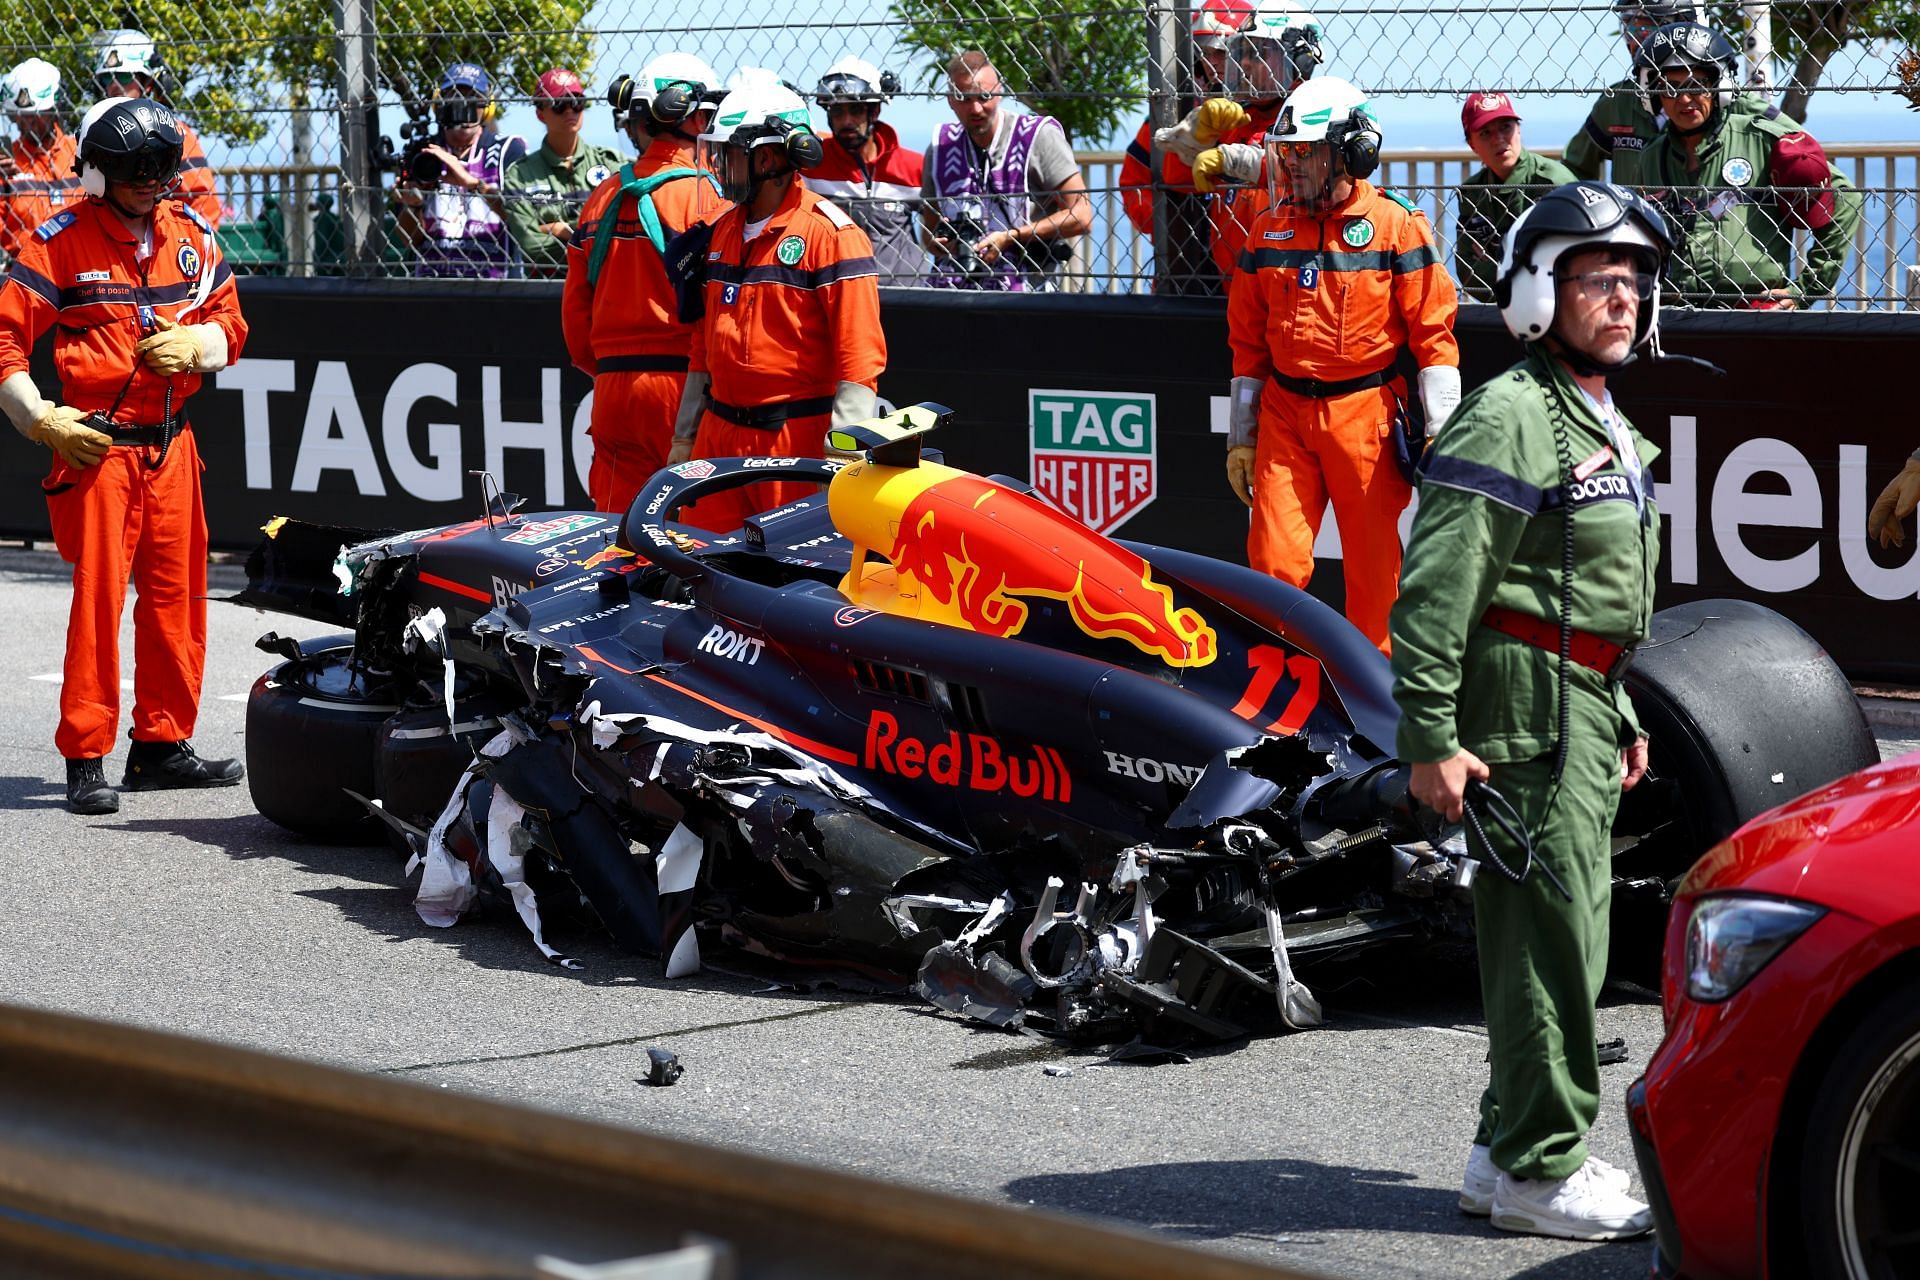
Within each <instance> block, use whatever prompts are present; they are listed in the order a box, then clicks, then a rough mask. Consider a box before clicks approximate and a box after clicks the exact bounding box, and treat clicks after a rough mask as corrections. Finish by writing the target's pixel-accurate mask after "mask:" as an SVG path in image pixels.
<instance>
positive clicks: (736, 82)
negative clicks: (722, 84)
mask: <svg viewBox="0 0 1920 1280" xmlns="http://www.w3.org/2000/svg"><path fill="white" fill-rule="evenodd" d="M788 87H789V86H788V85H787V82H786V81H785V80H782V79H781V78H780V73H779V72H778V71H775V70H773V69H772V68H771V67H741V68H740V69H739V70H737V71H735V72H734V73H733V74H732V75H730V76H728V77H727V92H728V93H738V92H739V91H740V90H742V89H776V88H779V89H784V88H788Z"/></svg>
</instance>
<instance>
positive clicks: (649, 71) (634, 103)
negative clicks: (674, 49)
mask: <svg viewBox="0 0 1920 1280" xmlns="http://www.w3.org/2000/svg"><path fill="white" fill-rule="evenodd" d="M719 88H720V77H719V75H718V74H717V73H716V72H715V71H714V69H713V68H712V67H710V66H708V65H707V64H706V62H705V61H703V60H702V59H700V58H698V57H696V56H694V55H693V54H691V53H663V54H661V55H660V56H659V57H657V58H655V59H654V60H653V61H651V62H649V63H648V64H647V65H646V66H644V67H642V68H640V74H639V76H637V77H634V78H629V77H626V76H621V77H620V78H619V79H617V80H615V81H614V82H613V84H612V85H611V86H610V87H609V88H608V90H607V100H608V101H609V102H611V103H612V104H613V117H614V123H615V124H618V125H621V126H623V127H624V126H625V125H626V124H627V123H628V121H629V120H640V119H645V118H648V117H651V118H652V119H653V120H654V121H656V122H657V123H659V124H663V125H674V124H679V123H680V122H681V121H682V120H685V119H686V118H687V117H688V116H690V115H693V114H694V113H695V112H697V111H700V110H703V109H705V108H706V107H707V106H709V105H710V97H709V95H711V94H713V93H716V92H718V91H719Z"/></svg>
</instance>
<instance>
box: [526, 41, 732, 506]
mask: <svg viewBox="0 0 1920 1280" xmlns="http://www.w3.org/2000/svg"><path fill="white" fill-rule="evenodd" d="M718 79H719V77H718V76H716V75H715V74H714V72H713V68H712V67H709V66H708V65H707V64H706V63H704V62H702V61H701V60H700V59H698V58H696V57H694V56H693V55H692V54H690V53H664V54H661V55H660V56H659V57H657V58H655V59H654V60H653V61H651V62H649V63H648V64H647V65H646V66H644V67H642V68H641V69H640V75H639V77H638V78H631V77H628V76H621V77H620V78H618V79H617V80H615V81H614V82H613V85H612V87H611V89H610V90H609V91H608V98H609V99H610V100H611V101H612V103H613V104H614V108H615V113H616V116H617V117H618V118H619V120H620V123H621V125H622V126H623V127H624V128H625V129H626V131H627V135H628V136H629V137H631V138H634V139H635V145H638V146H640V147H641V154H640V157H639V158H638V159H637V160H634V161H633V162H632V163H630V164H625V165H622V166H621V167H620V169H619V171H618V172H617V173H615V174H614V176H612V177H610V178H608V179H607V180H606V181H605V182H603V183H601V184H600V185H599V186H598V187H596V188H595V189H594V192H593V194H592V195H590V196H588V197H587V203H586V207H585V208H584V209H582V210H581V211H580V226H579V230H578V232H577V233H576V234H575V235H574V236H573V238H572V239H571V240H570V241H568V243H567V283H566V285H565V287H564V288H563V289H562V290H561V293H560V320H561V329H562V330H563V332H564V333H565V335H566V339H567V353H568V354H569V355H570V356H572V357H573V363H574V364H575V365H576V366H578V367H579V369H580V370H581V372H583V373H585V374H587V375H588V376H589V377H591V378H592V379H593V421H592V422H591V424H590V425H589V426H588V428H587V433H588V435H590V436H591V437H592V438H593V466H592V467H591V468H590V469H589V470H588V472H587V492H588V493H590V494H592V495H593V505H594V507H595V508H596V509H598V510H601V511H617V512H620V513H621V514H623V515H624V514H625V513H626V510H627V508H628V507H629V506H630V505H632V503H633V499H634V495H635V494H637V493H639V492H640V486H641V485H643V484H645V483H646V482H647V481H648V480H650V479H652V478H653V473H654V472H656V471H658V470H659V469H660V468H661V467H663V466H665V465H666V462H667V451H668V450H669V449H670V448H671V447H672V444H673V421H674V415H675V414H676V413H677V412H678V411H679V408H680V399H681V396H682V394H683V392H684V391H685V388H686V385H687V356H688V354H689V352H690V351H691V350H692V348H693V326H692V325H691V324H690V323H688V321H687V320H685V319H682V317H681V309H680V306H679V302H678V297H677V292H676V290H675V288H674V285H673V282H672V281H671V279H669V277H668V275H667V266H666V258H665V254H666V248H667V245H668V243H669V242H671V241H672V240H673V239H674V237H676V236H678V235H680V234H681V233H682V232H685V231H689V230H691V229H693V228H694V227H698V226H704V225H706V224H708V223H710V222H712V220H713V219H714V218H716V217H718V216H719V215H720V213H721V212H722V211H723V210H724V209H725V208H726V204H725V202H723V201H722V200H721V199H720V191H719V187H718V184H717V183H716V182H715V180H714V178H713V176H712V175H711V174H708V173H705V172H703V171H701V170H700V169H697V168H695V167H694V148H695V145H696V143H697V141H698V139H699V136H700V130H701V129H702V128H703V127H704V126H705V124H706V122H707V121H708V120H709V119H710V118H711V117H712V114H713V113H712V102H711V99H710V98H709V96H708V93H709V90H710V89H711V88H712V87H713V85H714V84H715V82H716V81H717V80H718Z"/></svg>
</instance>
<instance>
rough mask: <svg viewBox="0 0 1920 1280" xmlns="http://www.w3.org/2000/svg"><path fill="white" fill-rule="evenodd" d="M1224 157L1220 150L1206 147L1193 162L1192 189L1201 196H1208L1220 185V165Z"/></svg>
mask: <svg viewBox="0 0 1920 1280" xmlns="http://www.w3.org/2000/svg"><path fill="white" fill-rule="evenodd" d="M1224 159H1225V157H1224V156H1222V155H1221V154H1220V148H1218V147H1208V148H1207V149H1206V150H1205V151H1202V152H1201V153H1200V154H1199V155H1198V156H1196V157H1195V158H1194V161H1193V189H1194V190H1195V191H1198V192H1200V193H1201V194H1202V195H1206V194H1209V193H1211V192H1212V191H1213V189H1214V188H1215V187H1217V186H1219V185H1220V163H1221V161H1222V160H1224Z"/></svg>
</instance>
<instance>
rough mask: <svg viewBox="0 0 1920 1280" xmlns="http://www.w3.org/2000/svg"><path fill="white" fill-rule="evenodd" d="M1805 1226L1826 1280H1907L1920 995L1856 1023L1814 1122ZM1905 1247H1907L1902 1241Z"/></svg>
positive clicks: (1897, 996) (1919, 1182)
mask: <svg viewBox="0 0 1920 1280" xmlns="http://www.w3.org/2000/svg"><path fill="white" fill-rule="evenodd" d="M1806 1133H1807V1138H1806V1148H1805V1156H1804V1158H1803V1159H1802V1160H1801V1164H1800V1169H1799V1179H1798V1181H1799V1184H1800V1205H1799V1208H1800V1218H1799V1225H1801V1226H1802V1227H1803V1229H1804V1230H1805V1232H1806V1242H1805V1256H1806V1258H1807V1261H1808V1262H1809V1264H1810V1266H1811V1271H1812V1274H1813V1275H1814V1276H1816V1277H1818V1278H1819V1280H1891V1278H1892V1277H1898V1276H1909V1275H1912V1274H1913V1268H1914V1265H1915V1263H1916V1261H1917V1260H1920V1246H1916V1245H1915V1244H1914V1243H1912V1238H1911V1229H1912V1226H1913V1204H1914V1201H1915V1198H1916V1197H1920V1159H1916V1157H1920V1150H1917V1149H1916V1138H1915V1135H1916V1134H1920V993H1916V992H1913V991H1898V992H1896V993H1894V994H1893V995H1891V996H1889V997H1888V998H1887V999H1886V1000H1884V1001H1883V1002H1882V1003H1881V1004H1879V1005H1878V1006H1876V1007H1875V1008H1873V1009H1871V1010H1869V1011H1868V1012H1867V1013H1866V1014H1865V1015H1864V1016H1863V1017H1861V1018H1860V1019H1859V1020H1858V1025H1857V1026H1856V1027H1855V1029H1854V1030H1853V1032H1852V1033H1851V1034H1850V1035H1849V1036H1848V1037H1847V1038H1846V1039H1845V1040H1844V1041H1842V1042H1841V1044H1840V1046H1839V1048H1838V1050H1837V1051H1836V1052H1835V1053H1834V1056H1833V1059H1832V1061H1831V1062H1830V1063H1829V1064H1828V1066H1827V1070H1826V1075H1825V1078H1824V1079H1823V1080H1821V1081H1820V1083H1819V1085H1818V1087H1817V1090H1816V1092H1815V1097H1814V1102H1813V1105H1812V1107H1811V1109H1810V1110H1809V1112H1808V1114H1807V1129H1806ZM1903 1236H1904V1237H1905V1240H1906V1242H1905V1243H1903V1242H1902V1237H1903Z"/></svg>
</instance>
